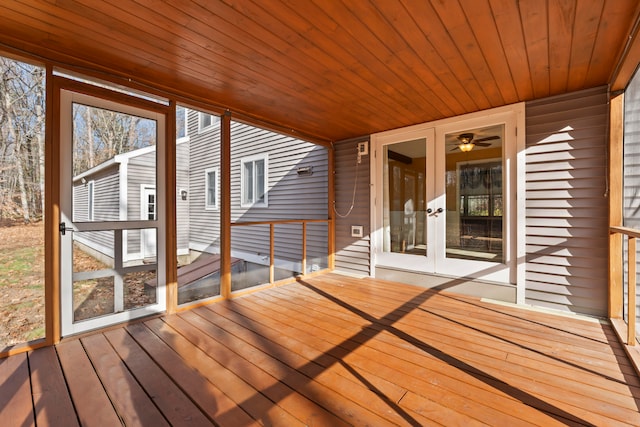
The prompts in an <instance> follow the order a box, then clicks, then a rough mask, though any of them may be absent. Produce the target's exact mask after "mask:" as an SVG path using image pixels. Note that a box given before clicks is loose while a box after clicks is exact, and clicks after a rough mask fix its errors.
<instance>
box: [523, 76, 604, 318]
mask: <svg viewBox="0 0 640 427" xmlns="http://www.w3.org/2000/svg"><path fill="white" fill-rule="evenodd" d="M607 138H608V95H607V90H606V88H605V87H601V88H596V89H591V90H586V91H581V92H576V93H571V94H567V95H562V96H557V97H552V98H547V99H542V100H538V101H534V102H529V103H527V104H526V140H527V143H526V186H527V189H526V227H527V228H526V261H527V263H526V274H525V275H526V302H527V303H529V304H532V305H537V306H544V307H549V308H553V309H559V310H564V311H572V312H579V313H584V314H593V315H606V310H607V281H608V276H607V268H608V267H607V263H608V227H607V225H608V219H607V218H608V206H609V203H608V197H607V178H606V177H607V141H608V139H607Z"/></svg>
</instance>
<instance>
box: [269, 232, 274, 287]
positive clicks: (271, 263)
mask: <svg viewBox="0 0 640 427" xmlns="http://www.w3.org/2000/svg"><path fill="white" fill-rule="evenodd" d="M274 228H275V225H274V224H273V223H271V224H269V283H273V282H275V267H274V259H275V248H274V246H275V244H274V242H275V237H274Z"/></svg>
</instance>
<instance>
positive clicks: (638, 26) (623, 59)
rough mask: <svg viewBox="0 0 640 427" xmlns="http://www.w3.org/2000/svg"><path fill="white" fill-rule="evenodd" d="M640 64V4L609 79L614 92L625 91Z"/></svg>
mask: <svg viewBox="0 0 640 427" xmlns="http://www.w3.org/2000/svg"><path fill="white" fill-rule="evenodd" d="M638 63H640V4H638V6H637V8H636V11H635V16H634V19H633V21H632V27H631V28H630V29H629V34H628V36H627V39H626V44H625V45H624V46H622V49H621V51H620V55H619V57H618V59H617V63H616V66H615V68H614V69H613V71H612V73H611V76H610V78H609V82H610V86H611V90H612V91H618V90H623V89H625V88H626V87H627V85H628V84H629V81H630V80H631V78H632V77H633V75H634V73H635V72H636V69H637V68H638Z"/></svg>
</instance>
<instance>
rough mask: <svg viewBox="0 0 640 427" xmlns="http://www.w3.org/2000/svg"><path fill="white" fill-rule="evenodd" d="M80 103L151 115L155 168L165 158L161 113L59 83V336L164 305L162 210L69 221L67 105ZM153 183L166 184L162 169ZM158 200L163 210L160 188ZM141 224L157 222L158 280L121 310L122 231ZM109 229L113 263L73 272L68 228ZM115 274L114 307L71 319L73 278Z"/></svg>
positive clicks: (69, 118) (69, 126)
mask: <svg viewBox="0 0 640 427" xmlns="http://www.w3.org/2000/svg"><path fill="white" fill-rule="evenodd" d="M73 103H80V104H84V105H89V106H95V107H97V108H104V109H109V110H112V111H118V112H122V113H126V114H131V115H135V116H138V117H145V118H148V119H151V120H155V121H156V123H157V140H156V147H157V154H156V156H157V157H156V161H157V169H158V170H161V165H163V164H164V163H165V155H164V147H165V115H164V114H161V113H158V112H155V111H150V110H146V109H141V108H137V107H133V106H128V105H125V104H121V103H118V102H114V101H109V100H105V99H102V98H98V97H94V96H90V95H86V94H81V93H78V92H74V91H70V90H66V89H61V90H60V123H59V124H58V125H59V129H60V168H59V170H60V218H59V222H60V223H61V224H62V223H64V224H65V225H66V230H65V232H64V233H62V231H61V236H60V288H61V289H60V311H61V312H60V319H61V332H62V336H68V335H71V334H76V333H80V332H85V331H88V330H92V329H97V328H101V327H105V326H108V325H112V324H115V323H120V322H126V321H128V320H131V319H134V318H136V317H141V316H145V315H149V314H153V313H157V312H161V311H164V310H165V309H166V292H165V286H164V284H165V283H166V277H165V276H166V274H165V269H164V268H161V267H162V266H164V265H166V262H165V260H166V250H165V245H164V244H162V242H164V241H165V233H164V230H165V228H166V225H165V224H166V220H165V218H164V215H159V218H158V219H157V220H156V221H141V220H134V221H110V222H98V221H96V222H75V223H74V222H73V188H72V187H73V186H72V182H73V165H72V155H71V153H72V148H73V147H72V138H73V123H72V120H73V119H72V105H73ZM156 183H157V187H158V188H165V185H166V179H165V177H164V174H163V173H157V175H156ZM156 200H157V212H158V213H160V212H165V211H166V209H165V203H166V201H165V200H164V197H163V192H160V195H159V197H156ZM146 227H156V228H157V230H158V243H159V244H158V258H157V260H158V261H157V269H156V272H157V283H158V286H157V287H156V303H154V304H150V305H146V306H144V307H140V308H136V309H132V310H128V311H124V307H123V301H124V295H123V284H122V276H123V275H124V273H126V271H127V268H126V267H123V265H122V263H123V253H122V252H123V251H122V249H123V234H124V235H126V230H129V229H143V228H146ZM100 230H113V231H114V248H113V249H114V264H115V265H114V267H113V268H112V269H105V270H100V271H99V272H79V273H74V272H73V234H74V233H75V232H82V231H100ZM107 275H108V276H113V277H114V313H113V314H109V315H104V316H100V317H95V318H90V319H87V320H82V321H77V322H75V321H74V319H73V281H74V279H75V280H84V279H93V278H98V277H106V276H107Z"/></svg>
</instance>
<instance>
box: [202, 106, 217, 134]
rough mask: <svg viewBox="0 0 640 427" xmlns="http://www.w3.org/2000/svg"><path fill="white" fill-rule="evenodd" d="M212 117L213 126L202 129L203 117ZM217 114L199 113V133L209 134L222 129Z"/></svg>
mask: <svg viewBox="0 0 640 427" xmlns="http://www.w3.org/2000/svg"><path fill="white" fill-rule="evenodd" d="M205 114H206V115H208V116H211V124H210V125H209V126H205V127H202V116H203V115H205ZM216 117H218V116H216V115H215V114H210V113H205V112H202V111H198V133H203V132H207V131H209V130H211V129H214V128H218V127H220V120H216Z"/></svg>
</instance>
